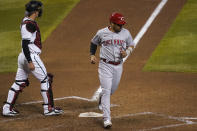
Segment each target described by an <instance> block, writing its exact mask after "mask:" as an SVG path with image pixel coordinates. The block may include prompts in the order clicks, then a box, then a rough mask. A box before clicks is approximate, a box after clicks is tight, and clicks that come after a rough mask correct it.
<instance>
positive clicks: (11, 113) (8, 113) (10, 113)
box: [2, 109, 19, 116]
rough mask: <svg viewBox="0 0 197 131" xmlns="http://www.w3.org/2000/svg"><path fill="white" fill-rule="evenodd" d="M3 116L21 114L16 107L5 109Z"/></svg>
mask: <svg viewBox="0 0 197 131" xmlns="http://www.w3.org/2000/svg"><path fill="white" fill-rule="evenodd" d="M2 115H3V116H17V115H19V112H18V111H17V110H15V109H12V110H11V111H10V110H3V113H2Z"/></svg>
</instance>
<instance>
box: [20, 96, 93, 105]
mask: <svg viewBox="0 0 197 131" xmlns="http://www.w3.org/2000/svg"><path fill="white" fill-rule="evenodd" d="M65 99H77V100H84V101H90V102H92V101H94V100H92V99H88V98H83V97H79V96H67V97H60V98H55V99H54V101H59V100H65ZM38 103H43V101H30V102H25V103H21V104H20V105H30V104H38Z"/></svg>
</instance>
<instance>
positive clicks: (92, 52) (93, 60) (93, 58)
mask: <svg viewBox="0 0 197 131" xmlns="http://www.w3.org/2000/svg"><path fill="white" fill-rule="evenodd" d="M96 49H97V45H95V44H94V43H92V42H91V44H90V62H91V64H95V63H96V61H97V59H96V56H95V54H96Z"/></svg>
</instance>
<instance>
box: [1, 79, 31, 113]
mask: <svg viewBox="0 0 197 131" xmlns="http://www.w3.org/2000/svg"><path fill="white" fill-rule="evenodd" d="M28 85H29V81H28V79H26V80H16V81H15V83H14V84H13V85H12V86H11V88H10V90H9V92H8V98H7V101H6V102H5V104H4V106H3V113H2V114H3V115H4V116H16V115H18V114H19V112H18V111H17V110H16V109H14V105H15V103H16V100H17V98H18V95H19V93H20V92H22V90H23V89H24V88H25V87H26V86H28Z"/></svg>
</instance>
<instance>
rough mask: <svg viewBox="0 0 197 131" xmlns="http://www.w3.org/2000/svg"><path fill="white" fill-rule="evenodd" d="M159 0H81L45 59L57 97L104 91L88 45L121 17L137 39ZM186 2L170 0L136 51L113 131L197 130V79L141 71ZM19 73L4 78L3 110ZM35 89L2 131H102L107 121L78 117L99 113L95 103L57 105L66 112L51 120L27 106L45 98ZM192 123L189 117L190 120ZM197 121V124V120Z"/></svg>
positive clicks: (0, 123)
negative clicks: (119, 14)
mask: <svg viewBox="0 0 197 131" xmlns="http://www.w3.org/2000/svg"><path fill="white" fill-rule="evenodd" d="M159 2H160V0H135V1H134V0H121V1H120V0H100V1H99V2H98V1H97V0H81V1H80V2H79V4H78V5H77V6H76V7H75V8H74V9H73V10H72V11H71V13H70V14H69V15H68V16H67V17H66V19H65V20H64V21H63V22H62V23H61V24H60V25H59V26H58V27H57V29H55V31H53V33H52V34H51V36H50V37H49V38H48V39H47V40H46V41H45V43H44V45H43V47H44V49H43V54H42V58H43V60H44V63H45V65H46V67H47V70H48V72H52V73H54V74H55V81H54V97H55V98H61V97H67V96H80V97H83V98H91V97H92V95H93V93H94V92H95V90H96V89H97V88H98V86H99V80H98V74H97V66H98V65H91V64H90V62H89V44H90V40H91V38H92V37H93V36H94V34H95V33H96V31H97V30H98V29H100V28H102V27H105V26H107V24H108V22H109V21H108V17H109V14H110V13H111V12H113V11H119V12H122V13H123V14H124V15H125V17H126V19H127V23H128V24H127V25H126V28H128V29H129V30H130V31H131V34H132V35H133V37H135V36H136V34H137V33H138V32H139V30H140V28H141V27H142V26H143V25H144V24H145V22H146V20H147V19H148V18H149V16H150V14H151V13H152V12H153V10H154V9H155V8H156V6H157V5H158V3H159ZM185 2H186V0H169V1H168V2H167V4H166V5H165V7H164V8H163V10H162V11H161V13H160V14H159V16H158V17H157V18H156V20H155V21H154V22H153V24H152V25H151V27H150V28H149V30H148V31H147V33H146V34H145V35H144V36H143V38H142V39H141V41H140V42H139V44H138V46H137V48H136V50H135V51H134V52H133V54H132V55H131V56H130V57H129V59H128V60H127V61H126V62H125V64H124V73H123V76H122V79H121V82H120V86H119V89H118V90H117V91H116V93H115V94H114V95H113V96H112V99H111V101H112V103H113V104H116V105H117V106H115V107H112V108H111V110H112V122H113V127H112V129H111V130H117V131H118V130H122V131H123V130H124V131H126V130H162V131H164V130H168V131H171V130H173V131H182V130H184V131H189V130H197V124H196V123H194V122H197V120H196V117H197V106H196V101H197V93H196V92H197V88H196V85H197V81H196V78H197V74H189V73H167V72H142V68H143V66H144V65H145V63H146V61H147V60H148V58H149V57H150V56H151V53H152V51H153V50H154V49H155V47H156V46H157V44H158V43H159V42H160V40H161V39H162V37H163V36H164V34H165V32H166V31H168V29H169V27H170V25H171V24H172V22H173V20H174V19H175V17H176V16H177V14H178V12H179V11H180V9H181V8H182V7H183V5H184V4H185ZM14 77H15V73H6V74H2V75H0V84H1V92H0V103H1V104H0V105H1V106H2V103H3V101H5V100H6V97H7V92H8V89H9V87H10V85H11V84H12V82H13V80H14ZM30 80H31V83H30V87H28V88H26V89H25V90H24V92H23V93H22V94H20V96H19V99H18V101H17V103H18V105H17V109H18V110H19V111H20V113H21V114H20V116H18V117H16V118H5V117H2V116H0V130H3V131H4V130H38V131H44V130H64V131H70V130H103V128H102V118H79V117H78V115H79V114H80V113H83V112H99V110H98V109H97V103H96V102H89V101H84V100H77V99H65V100H60V101H56V105H58V106H60V107H62V108H63V109H64V111H65V113H64V114H63V115H62V116H55V117H44V116H43V115H42V111H43V109H42V106H41V104H40V103H38V104H26V105H25V104H22V103H24V102H30V101H38V100H42V98H41V95H40V87H39V82H38V81H37V80H36V79H35V78H32V76H30ZM183 117H189V118H183ZM191 117H192V118H193V119H192V120H190V119H191ZM170 126H172V127H170Z"/></svg>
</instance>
